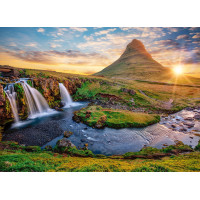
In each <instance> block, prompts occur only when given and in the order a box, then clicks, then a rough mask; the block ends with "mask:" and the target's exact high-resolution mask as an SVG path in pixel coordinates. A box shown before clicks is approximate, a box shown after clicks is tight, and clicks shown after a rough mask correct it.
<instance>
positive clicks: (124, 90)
mask: <svg viewBox="0 0 200 200" xmlns="http://www.w3.org/2000/svg"><path fill="white" fill-rule="evenodd" d="M121 91H122V92H125V93H128V94H131V95H134V94H136V92H135V91H134V90H131V89H127V88H121Z"/></svg>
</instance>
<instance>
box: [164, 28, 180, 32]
mask: <svg viewBox="0 0 200 200" xmlns="http://www.w3.org/2000/svg"><path fill="white" fill-rule="evenodd" d="M166 29H168V30H169V31H170V32H173V33H175V32H178V28H175V27H166Z"/></svg>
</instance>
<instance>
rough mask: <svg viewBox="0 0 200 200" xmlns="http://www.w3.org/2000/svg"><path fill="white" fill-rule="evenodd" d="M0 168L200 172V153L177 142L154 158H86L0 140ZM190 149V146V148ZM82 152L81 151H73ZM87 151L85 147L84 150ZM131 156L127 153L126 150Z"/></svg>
mask: <svg viewBox="0 0 200 200" xmlns="http://www.w3.org/2000/svg"><path fill="white" fill-rule="evenodd" d="M0 146H1V148H2V147H3V150H2V149H1V151H0V171H8V172H34V171H36V172H57V171H59V172H62V171H63V172H170V171H172V172H183V171H185V172H190V171H196V172H197V171H200V152H198V151H194V152H190V153H187V154H179V153H181V152H182V153H183V152H184V149H185V151H186V149H187V151H188V150H189V148H190V147H188V146H186V145H183V144H178V146H176V147H172V146H171V147H168V150H167V152H168V153H169V152H171V153H172V152H173V151H172V149H173V150H175V149H176V150H177V152H178V151H179V153H177V152H176V153H175V152H173V154H167V153H166V156H164V157H161V158H157V159H155V158H154V159H147V158H134V159H133V158H131V157H129V158H128V157H126V156H127V155H128V154H125V155H123V156H111V157H107V156H103V155H99V156H97V155H94V154H89V155H88V154H87V153H86V154H85V157H82V156H78V155H75V154H73V153H71V154H70V153H67V152H66V153H57V151H45V150H43V151H42V150H40V148H39V147H22V146H19V145H17V144H16V143H12V142H10V143H9V142H7V143H6V142H1V143H0ZM190 150H191V149H190ZM76 151H82V152H83V154H84V150H75V149H74V153H75V152H76ZM85 151H88V150H85ZM161 152H162V153H164V150H157V149H154V148H146V149H143V150H142V151H141V152H138V153H137V155H145V154H148V155H158V153H161ZM129 156H130V153H129Z"/></svg>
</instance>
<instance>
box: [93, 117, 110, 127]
mask: <svg viewBox="0 0 200 200" xmlns="http://www.w3.org/2000/svg"><path fill="white" fill-rule="evenodd" d="M106 120H107V117H106V115H103V116H101V117H100V118H99V120H98V121H97V123H96V125H95V128H103V127H104V126H105V122H106Z"/></svg>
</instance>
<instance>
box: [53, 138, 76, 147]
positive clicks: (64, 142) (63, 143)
mask: <svg viewBox="0 0 200 200" xmlns="http://www.w3.org/2000/svg"><path fill="white" fill-rule="evenodd" d="M56 145H57V146H58V148H62V147H76V146H75V145H74V144H73V143H72V142H71V141H70V140H68V139H67V138H63V139H61V140H58V142H57V143H56Z"/></svg>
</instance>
